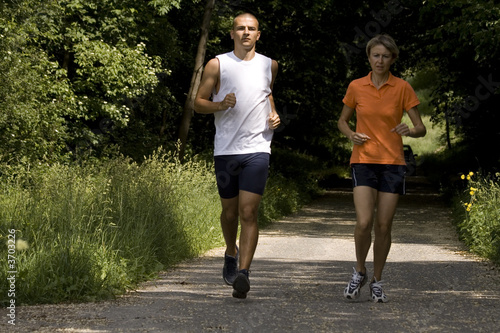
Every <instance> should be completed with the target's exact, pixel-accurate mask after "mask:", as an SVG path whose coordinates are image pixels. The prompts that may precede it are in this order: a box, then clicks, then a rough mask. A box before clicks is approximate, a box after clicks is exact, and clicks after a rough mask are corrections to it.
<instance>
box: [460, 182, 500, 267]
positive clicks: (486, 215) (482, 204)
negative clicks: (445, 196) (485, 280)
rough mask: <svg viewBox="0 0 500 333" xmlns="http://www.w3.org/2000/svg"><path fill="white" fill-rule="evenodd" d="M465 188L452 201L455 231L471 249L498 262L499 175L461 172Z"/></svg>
mask: <svg viewBox="0 0 500 333" xmlns="http://www.w3.org/2000/svg"><path fill="white" fill-rule="evenodd" d="M461 178H462V181H463V182H466V185H465V187H466V189H465V190H464V192H463V194H462V195H460V198H462V200H461V202H460V203H457V204H456V208H455V209H456V210H457V215H458V216H460V217H461V219H460V221H459V222H458V224H457V226H458V230H459V232H460V235H461V238H462V239H463V240H464V242H465V244H466V245H467V246H469V248H470V249H471V251H472V252H474V253H476V254H478V255H480V256H482V257H483V258H487V259H490V260H493V261H495V262H496V263H500V184H499V180H500V174H499V173H497V174H496V175H495V176H491V175H489V176H482V175H481V174H474V173H473V172H469V174H467V175H462V177H461Z"/></svg>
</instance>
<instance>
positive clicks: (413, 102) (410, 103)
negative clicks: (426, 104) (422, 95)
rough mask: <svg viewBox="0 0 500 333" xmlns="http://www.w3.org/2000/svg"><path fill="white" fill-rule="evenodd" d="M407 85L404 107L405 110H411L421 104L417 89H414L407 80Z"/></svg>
mask: <svg viewBox="0 0 500 333" xmlns="http://www.w3.org/2000/svg"><path fill="white" fill-rule="evenodd" d="M405 83H406V85H405V90H404V95H403V98H404V101H403V107H404V109H405V111H408V110H410V109H411V108H414V107H415V106H417V105H419V104H420V101H419V100H418V97H417V94H416V93H415V90H413V88H412V86H411V85H410V84H409V83H408V82H406V81H405Z"/></svg>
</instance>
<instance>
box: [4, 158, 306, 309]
mask: <svg viewBox="0 0 500 333" xmlns="http://www.w3.org/2000/svg"><path fill="white" fill-rule="evenodd" d="M18 171H19V172H17V173H16V174H15V175H11V176H3V179H2V181H1V184H0V205H1V207H2V209H1V211H0V266H1V267H3V268H4V269H2V270H0V280H1V282H0V286H1V290H2V291H5V290H8V289H9V288H10V287H9V285H10V281H8V280H7V277H8V275H9V273H8V272H9V271H13V270H15V271H16V274H15V283H14V285H15V299H16V304H17V305H20V304H39V303H60V302H75V301H95V300H101V299H106V298H111V297H114V296H115V295H117V294H121V293H123V292H125V291H126V290H128V289H131V288H134V287H135V286H136V285H137V284H138V283H139V282H141V281H143V280H146V279H151V278H154V277H155V276H156V274H157V273H158V272H159V271H160V270H162V269H165V268H168V267H170V266H172V265H175V264H176V263H178V262H180V261H181V260H184V259H186V258H190V257H193V256H197V255H199V254H201V253H203V252H205V251H206V250H208V249H210V248H213V247H217V246H221V245H223V238H222V234H221V231H220V226H219V216H220V201H219V196H218V193H217V188H216V184H215V177H214V175H213V167H212V165H211V164H210V163H207V162H205V161H202V160H191V161H188V162H185V163H182V164H181V163H179V161H178V160H176V159H175V158H174V157H172V156H170V155H168V154H156V155H154V156H151V157H149V158H147V159H146V160H145V161H144V162H143V163H141V164H137V163H133V162H132V161H130V160H128V159H126V158H114V159H110V160H105V161H92V162H91V163H90V162H89V163H85V164H82V165H71V166H69V165H53V166H46V167H42V166H40V167H37V168H35V169H31V170H26V169H24V170H18ZM301 190H302V189H301V188H300V187H299V186H297V185H295V183H294V182H293V181H292V180H289V179H286V178H285V177H283V176H282V175H280V174H279V173H276V174H273V175H272V176H271V178H270V179H269V182H268V186H267V188H266V194H265V195H264V198H263V202H262V207H261V210H260V214H259V219H260V221H259V223H262V224H266V223H269V222H270V221H272V220H273V219H276V218H278V217H280V216H283V215H285V214H289V213H291V212H292V211H294V210H296V209H297V208H298V207H299V206H300V205H301V203H303V202H304V200H305V199H303V196H302V195H301V194H300V193H299V192H300V191H301ZM9 254H10V255H11V256H12V257H9ZM9 260H10V261H9ZM10 264H12V265H13V266H12V269H5V268H6V267H8V265H10ZM10 299H12V295H10V296H8V293H7V292H2V293H1V295H0V302H1V304H3V305H7V304H8V302H9V301H10Z"/></svg>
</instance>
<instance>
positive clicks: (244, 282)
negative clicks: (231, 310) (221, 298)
mask: <svg viewBox="0 0 500 333" xmlns="http://www.w3.org/2000/svg"><path fill="white" fill-rule="evenodd" d="M249 290H250V280H249V279H248V271H247V270H246V269H242V270H241V271H239V273H238V276H237V277H236V279H235V280H234V283H233V297H236V298H247V293H248V291H249Z"/></svg>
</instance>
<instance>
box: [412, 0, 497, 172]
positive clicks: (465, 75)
mask: <svg viewBox="0 0 500 333" xmlns="http://www.w3.org/2000/svg"><path fill="white" fill-rule="evenodd" d="M416 6H418V7H420V11H419V13H420V17H419V26H420V33H419V34H420V36H421V38H419V39H418V40H417V42H416V43H415V44H414V46H415V53H414V55H415V56H416V59H415V65H417V64H420V65H421V66H422V67H431V68H434V69H437V70H438V73H439V75H438V76H437V77H436V80H435V82H434V84H433V85H432V86H433V88H434V93H433V100H432V105H433V106H434V107H435V117H434V119H435V120H437V121H445V120H447V121H448V122H449V123H451V124H452V125H454V126H455V130H456V133H457V134H459V135H461V137H462V138H463V140H465V141H466V144H467V145H468V146H470V147H472V149H471V151H470V154H473V155H474V157H475V158H476V159H477V160H478V161H479V162H480V164H481V166H482V167H483V168H485V169H489V170H492V168H493V167H495V166H496V165H497V164H498V161H499V159H500V154H499V152H498V150H496V151H490V150H488V151H487V150H484V149H480V148H479V147H481V146H483V145H484V144H485V143H487V142H498V140H500V136H499V132H498V130H497V128H496V124H497V123H498V121H499V119H498V112H496V109H497V108H498V103H499V100H500V95H499V89H498V87H499V84H498V82H499V76H498V73H499V70H500V67H499V64H498V61H497V59H498V57H499V52H500V49H499V45H500V33H499V32H500V21H499V20H498V17H500V5H499V4H498V2H496V1H490V0H482V1H466V0H461V1H454V2H449V3H444V2H442V1H439V0H433V1H426V2H425V4H423V5H421V4H416Z"/></svg>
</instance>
